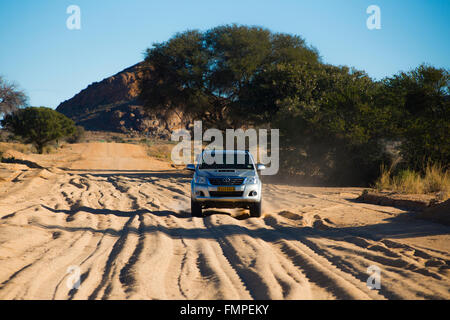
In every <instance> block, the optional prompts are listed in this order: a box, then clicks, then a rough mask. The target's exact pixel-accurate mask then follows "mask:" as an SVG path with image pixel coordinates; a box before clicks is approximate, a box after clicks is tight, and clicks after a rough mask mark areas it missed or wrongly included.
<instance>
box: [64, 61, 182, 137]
mask: <svg viewBox="0 0 450 320" xmlns="http://www.w3.org/2000/svg"><path fill="white" fill-rule="evenodd" d="M141 67H142V63H138V64H135V65H134V66H131V67H129V68H127V69H125V70H123V71H121V72H119V73H117V74H115V75H113V76H111V77H109V78H106V79H103V80H102V81H100V82H94V83H92V84H90V85H89V86H88V87H87V88H86V89H84V90H82V91H80V92H79V93H78V94H76V95H75V96H74V97H73V98H71V99H69V100H66V101H64V102H62V103H61V104H60V105H59V106H58V107H57V108H56V110H57V111H59V112H61V113H63V114H64V115H66V116H67V117H69V118H71V119H73V120H74V121H75V123H76V124H77V125H81V126H83V127H84V128H85V129H86V130H93V131H111V132H123V133H142V134H147V135H152V136H159V137H167V136H168V135H169V134H170V132H171V131H172V130H173V129H174V128H177V127H180V126H182V123H181V119H180V117H179V115H177V114H176V113H172V114H158V113H151V112H146V111H145V110H144V109H143V107H142V104H141V103H140V102H139V100H138V92H139V91H138V80H139V77H140V76H141V74H142V73H141V71H140V68H141Z"/></svg>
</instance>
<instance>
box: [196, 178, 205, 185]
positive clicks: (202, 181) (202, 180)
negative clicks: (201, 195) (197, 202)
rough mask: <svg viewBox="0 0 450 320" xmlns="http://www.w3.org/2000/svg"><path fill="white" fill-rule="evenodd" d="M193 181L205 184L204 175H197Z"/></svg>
mask: <svg viewBox="0 0 450 320" xmlns="http://www.w3.org/2000/svg"><path fill="white" fill-rule="evenodd" d="M195 183H200V184H206V177H202V176H197V178H196V179H195Z"/></svg>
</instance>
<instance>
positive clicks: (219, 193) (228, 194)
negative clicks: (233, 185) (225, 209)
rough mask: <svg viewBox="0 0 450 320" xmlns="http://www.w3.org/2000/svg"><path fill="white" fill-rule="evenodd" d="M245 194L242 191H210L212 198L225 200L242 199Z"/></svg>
mask: <svg viewBox="0 0 450 320" xmlns="http://www.w3.org/2000/svg"><path fill="white" fill-rule="evenodd" d="M243 194H244V192H242V191H230V192H226V191H210V192H209V195H210V196H211V197H218V198H225V197H242V195H243Z"/></svg>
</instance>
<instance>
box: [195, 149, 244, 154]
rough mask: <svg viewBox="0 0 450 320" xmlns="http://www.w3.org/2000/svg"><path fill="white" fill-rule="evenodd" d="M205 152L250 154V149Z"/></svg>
mask: <svg viewBox="0 0 450 320" xmlns="http://www.w3.org/2000/svg"><path fill="white" fill-rule="evenodd" d="M203 153H207V154H213V153H218V154H220V153H234V154H248V153H249V151H248V150H204V151H203Z"/></svg>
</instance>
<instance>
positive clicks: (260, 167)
mask: <svg viewBox="0 0 450 320" xmlns="http://www.w3.org/2000/svg"><path fill="white" fill-rule="evenodd" d="M256 170H258V171H262V170H266V166H265V165H263V164H262V163H258V164H257V165H256Z"/></svg>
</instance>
